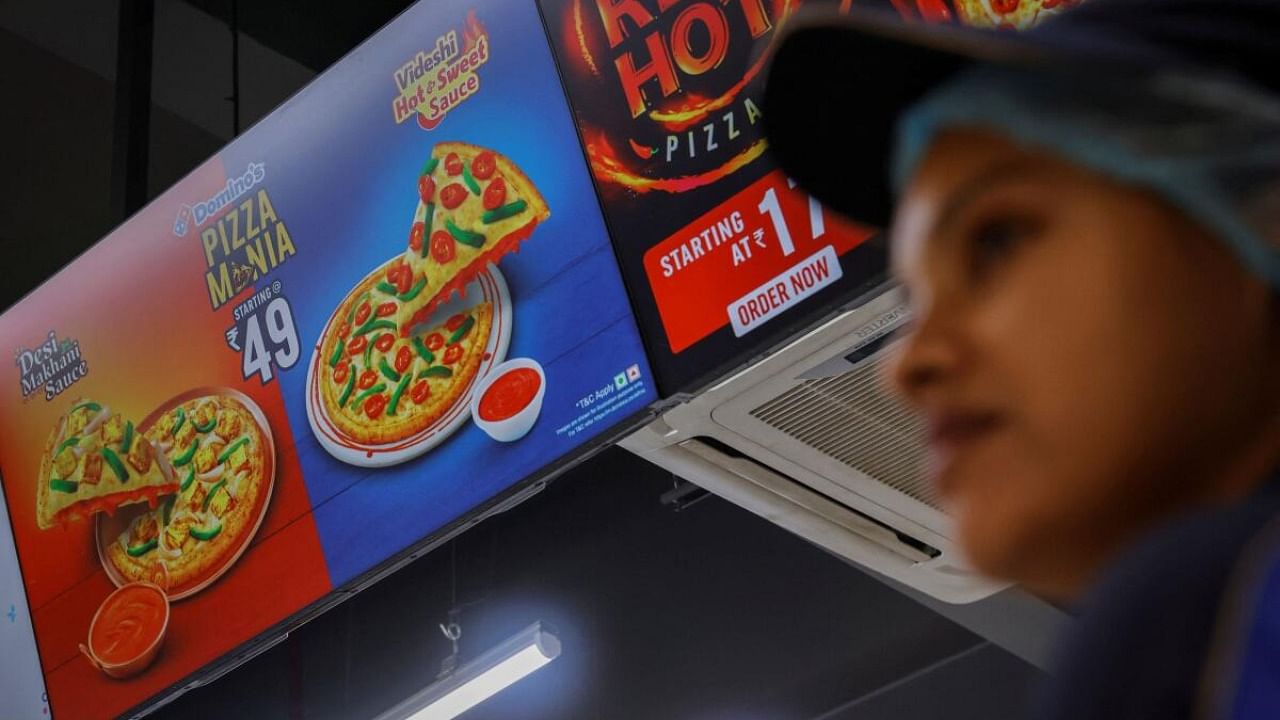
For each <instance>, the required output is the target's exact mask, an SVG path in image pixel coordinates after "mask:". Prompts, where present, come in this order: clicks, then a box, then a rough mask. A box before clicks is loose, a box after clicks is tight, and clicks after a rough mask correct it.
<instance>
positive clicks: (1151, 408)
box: [764, 0, 1280, 720]
mask: <svg viewBox="0 0 1280 720" xmlns="http://www.w3.org/2000/svg"><path fill="white" fill-rule="evenodd" d="M1277 38H1280V3H1273V2H1262V1H1259V0H1253V1H1249V0H1216V1H1213V2H1208V1H1205V0H1165V1H1163V2H1159V1H1157V0H1093V1H1092V2H1089V3H1086V4H1085V5H1083V6H1082V7H1080V8H1078V9H1075V10H1072V11H1071V12H1068V13H1065V14H1063V15H1062V16H1061V17H1059V18H1056V19H1055V20H1053V21H1050V22H1047V23H1044V24H1043V25H1041V26H1039V27H1038V28H1037V29H1035V30H1032V31H1029V32H1027V33H1024V34H1019V35H1013V34H1007V33H1005V34H999V35H997V34H992V33H985V32H981V31H975V30H967V29H963V28H956V27H933V28H930V27H927V26H923V25H918V24H916V25H906V26H904V25H901V24H897V23H894V22H890V21H889V20H887V19H886V18H884V17H882V16H877V15H866V14H862V15H859V14H854V15H851V16H848V17H845V18H840V19H835V18H831V17H815V16H810V18H809V19H807V20H806V19H802V20H800V21H798V22H797V23H795V24H794V26H793V27H791V28H790V32H789V34H788V36H787V39H786V40H785V41H784V43H783V45H782V46H781V48H780V50H779V53H778V55H777V56H776V58H775V62H774V66H773V69H772V74H771V77H770V83H769V89H768V91H767V95H766V103H765V108H764V109H765V114H766V118H767V121H768V123H769V132H770V138H771V142H772V144H773V147H774V150H775V152H776V154H777V155H778V157H779V159H780V160H781V162H782V164H783V166H784V168H785V169H787V170H788V172H790V173H791V174H792V175H793V176H794V177H796V178H797V179H798V180H799V181H800V182H801V184H802V185H804V186H807V187H808V188H809V189H810V190H811V191H812V192H813V193H814V194H815V195H817V196H818V197H819V198H820V199H822V200H823V201H824V202H826V203H828V204H829V205H830V206H831V207H834V208H835V209H837V210H841V211H844V212H846V213H848V214H850V215H851V216H852V217H854V218H855V219H859V220H863V221H869V222H873V223H880V224H887V225H888V226H889V228H890V230H889V237H890V241H891V247H892V254H893V272H894V275H895V276H896V277H897V278H898V279H899V281H900V282H901V284H902V286H903V287H904V288H905V290H906V291H907V293H908V296H909V298H910V305H911V308H912V310H913V315H914V321H913V325H912V326H911V328H910V329H909V330H908V331H907V332H906V334H905V336H904V338H903V342H902V343H901V347H900V351H899V356H898V359H897V363H896V371H895V375H894V380H895V382H896V384H897V386H898V387H899V388H900V390H901V391H902V393H903V394H904V396H905V397H906V398H907V399H908V400H909V401H910V402H911V403H912V404H913V405H915V406H916V407H917V408H918V409H919V410H921V411H922V412H923V414H924V416H925V418H926V420H927V422H928V426H929V442H930V451H931V458H932V471H933V474H934V477H935V479H936V482H937V484H938V487H939V489H940V491H941V493H942V495H943V496H944V498H945V499H946V501H947V503H948V505H949V510H950V513H951V514H952V515H953V517H955V519H956V523H957V531H958V534H959V539H960V544H961V546H962V547H963V548H964V550H965V552H966V554H967V556H968V558H969V560H970V562H971V563H972V564H973V565H974V566H975V567H976V568H977V569H979V570H980V571H982V572H984V573H987V574H990V575H992V576H996V577H1000V578H1006V579H1009V580H1014V581H1017V582H1019V583H1022V584H1024V585H1026V586H1027V587H1029V588H1031V589H1032V590H1035V591H1037V592H1040V593H1042V594H1045V595H1047V596H1050V597H1054V598H1059V599H1062V600H1064V601H1068V602H1079V603H1080V607H1081V609H1082V619H1081V623H1080V625H1079V627H1078V628H1076V629H1075V631H1074V632H1073V633H1071V637H1070V638H1068V639H1067V641H1066V646H1065V648H1064V651H1063V657H1062V659H1061V665H1060V668H1059V671H1058V672H1057V673H1055V688H1054V689H1053V690H1052V691H1051V692H1050V693H1048V696H1047V697H1046V701H1045V703H1044V707H1043V709H1042V713H1041V715H1042V716H1043V717H1051V718H1063V719H1064V720H1066V719H1068V718H1070V719H1072V720H1075V719H1083V718H1089V719H1097V718H1153V719H1155V718H1159V719H1160V720H1176V719H1178V718H1191V717H1205V718H1280V474H1277V468H1278V467H1280V86H1278V85H1277V82H1278V79H1280V78H1278V77H1277V76H1280V72H1277V68H1280V41H1278V40H1277ZM817 97H822V98H824V100H823V102H822V103H821V106H820V107H815V106H814V104H813V102H812V98H817ZM805 98H809V99H810V100H809V101H808V102H805ZM886 178H888V179H886Z"/></svg>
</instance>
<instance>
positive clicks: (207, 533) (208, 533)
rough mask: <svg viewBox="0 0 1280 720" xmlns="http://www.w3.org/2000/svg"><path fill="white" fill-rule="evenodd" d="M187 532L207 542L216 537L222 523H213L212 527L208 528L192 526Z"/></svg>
mask: <svg viewBox="0 0 1280 720" xmlns="http://www.w3.org/2000/svg"><path fill="white" fill-rule="evenodd" d="M187 532H189V533H191V537H193V538H195V539H197V540H203V541H205V542H208V541H209V540H212V539H214V538H216V537H218V533H220V532H222V523H218V524H217V525H214V526H213V527H211V528H208V529H205V528H198V527H193V528H191V529H190V530H188V531H187Z"/></svg>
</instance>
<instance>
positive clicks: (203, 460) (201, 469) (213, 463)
mask: <svg viewBox="0 0 1280 720" xmlns="http://www.w3.org/2000/svg"><path fill="white" fill-rule="evenodd" d="M224 447H226V446H225V445H223V444H222V443H219V442H211V443H209V444H208V445H205V446H204V447H202V448H200V449H199V450H196V456H195V458H193V459H192V461H191V462H192V463H193V464H194V465H195V468H196V472H198V473H207V472H209V471H210V470H212V469H214V468H215V467H217V465H218V454H219V453H221V452H222V448H224Z"/></svg>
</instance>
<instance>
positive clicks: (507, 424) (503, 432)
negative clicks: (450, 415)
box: [471, 358, 547, 442]
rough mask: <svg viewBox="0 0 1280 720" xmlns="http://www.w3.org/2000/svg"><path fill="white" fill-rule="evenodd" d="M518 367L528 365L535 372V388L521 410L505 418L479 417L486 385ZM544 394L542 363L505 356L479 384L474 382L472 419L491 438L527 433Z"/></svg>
mask: <svg viewBox="0 0 1280 720" xmlns="http://www.w3.org/2000/svg"><path fill="white" fill-rule="evenodd" d="M521 368H528V369H530V370H533V371H534V372H536V373H538V392H537V393H536V394H534V396H533V399H532V400H530V401H529V404H528V405H525V406H524V409H522V410H521V411H520V412H518V413H516V414H515V415H512V416H511V417H509V418H507V419H505V420H496V421H495V420H485V419H484V418H482V417H480V401H481V400H483V399H484V396H485V393H487V392H489V388H490V387H491V386H492V385H493V383H495V382H497V380H498V378H500V377H502V376H503V375H506V374H507V373H509V372H511V371H512V370H519V369H521ZM546 394H547V375H546V373H544V372H543V371H542V366H541V365H539V364H538V362H537V361H536V360H533V359H531V358H516V359H514V360H508V361H506V362H504V363H502V364H500V365H497V366H495V367H494V368H493V369H492V370H490V371H489V374H488V375H485V376H484V377H483V378H482V379H481V380H480V384H479V385H477V386H476V392H475V394H474V395H472V396H471V419H472V420H474V421H475V424H476V425H478V426H479V427H480V429H481V430H483V431H484V432H485V434H486V435H488V436H489V437H491V438H493V439H494V440H497V441H498V442H515V441H516V440H519V439H520V438H522V437H524V436H525V435H528V434H529V431H530V430H532V429H533V424H534V423H535V422H537V421H538V415H539V414H540V413H541V412H542V398H543V396H544V395H546Z"/></svg>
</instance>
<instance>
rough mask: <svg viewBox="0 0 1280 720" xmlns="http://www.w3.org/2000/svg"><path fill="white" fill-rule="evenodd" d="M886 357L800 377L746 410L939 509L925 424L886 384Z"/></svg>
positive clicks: (833, 456)
mask: <svg viewBox="0 0 1280 720" xmlns="http://www.w3.org/2000/svg"><path fill="white" fill-rule="evenodd" d="M887 357H888V354H887V353H886V352H883V351H882V352H879V353H877V354H875V355H873V356H872V357H870V358H868V359H866V360H864V361H863V362H861V363H859V364H857V365H855V366H854V367H853V368H852V369H850V370H849V371H847V372H844V373H842V374H840V375H835V376H832V377H827V378H821V379H816V380H802V381H800V383H799V384H797V385H794V386H792V387H791V388H790V389H788V390H787V391H786V392H784V393H783V394H781V395H779V396H778V397H775V398H774V399H772V400H769V401H768V402H765V403H764V404H762V405H760V406H759V407H757V408H755V409H754V410H752V411H751V413H750V414H751V416H752V417H754V418H756V419H757V420H759V421H761V422H763V423H765V424H766V425H769V426H770V427H772V428H774V429H776V430H779V431H781V432H783V433H785V434H787V435H788V436H790V437H792V438H794V439H795V440H798V441H800V442H802V443H804V444H805V445H807V446H809V447H811V448H813V449H814V450H817V451H818V452H821V453H823V454H825V455H827V456H828V457H831V458H834V459H835V460H837V461H839V462H840V463H842V464H844V465H845V466H847V467H849V468H851V469H853V470H857V471H858V472H860V473H862V474H864V475H866V476H867V477H870V478H871V479H873V480H875V481H877V482H881V483H883V484H885V485H888V486H889V487H891V488H893V489H895V490H897V491H898V492H901V493H903V494H905V495H907V496H909V497H912V498H914V499H916V500H917V501H919V502H922V503H925V504H926V505H929V506H931V507H933V508H936V509H938V510H941V509H942V507H941V504H940V502H939V499H938V496H937V493H936V492H935V491H934V489H933V486H932V483H930V482H929V480H928V478H927V477H926V476H925V472H924V469H925V457H924V439H925V438H924V436H925V430H924V425H923V423H922V422H921V421H920V418H919V417H918V416H917V415H916V414H914V413H913V412H912V411H910V410H909V409H908V408H907V407H906V406H905V405H904V404H903V403H902V402H901V401H900V400H898V398H897V397H896V396H895V395H894V394H893V393H891V392H890V391H889V390H888V388H886V387H885V386H884V382H883V379H882V378H883V377H884V368H883V365H884V362H885V359H886V358H887ZM832 479H833V480H836V481H838V480H839V478H832Z"/></svg>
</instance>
